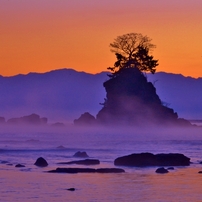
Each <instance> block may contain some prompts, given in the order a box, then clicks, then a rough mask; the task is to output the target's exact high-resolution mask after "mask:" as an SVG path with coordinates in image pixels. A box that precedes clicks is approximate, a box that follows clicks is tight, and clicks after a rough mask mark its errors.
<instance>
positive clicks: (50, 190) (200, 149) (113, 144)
mask: <svg viewBox="0 0 202 202" xmlns="http://www.w3.org/2000/svg"><path fill="white" fill-rule="evenodd" d="M0 131H1V132H0V201H3V202H4V201H20V202H22V201H35V202H36V201H92V202H94V201H109V202H110V201H155V202H156V201H157V202H158V201H159V202H163V201H168V202H170V201H176V202H179V201H182V202H185V201H189V202H190V201H193V202H196V201H202V174H198V171H200V170H202V164H199V162H200V161H202V129H201V128H197V129H188V128H185V129H176V128H173V129H166V128H164V129H162V128H161V129H158V128H156V129H154V128H148V129H142V130H137V129H131V128H119V129H117V130H111V129H110V130H109V129H102V128H99V129H96V130H87V129H84V128H80V129H73V128H71V129H70V128H68V127H67V128H66V127H65V128H63V129H60V128H58V129H57V128H51V127H50V128H48V129H47V128H46V129H44V128H30V129H19V128H16V129H11V128H9V129H8V128H7V129H5V128H3V129H1V130H0ZM59 146H63V147H64V148H63V149H59V148H57V147H59ZM77 151H86V152H87V154H88V155H89V156H90V158H95V159H99V160H100V162H101V163H100V165H98V166H89V167H93V168H97V167H102V168H112V167H115V166H114V164H113V161H114V159H115V158H117V157H119V156H123V155H128V154H131V153H139V152H152V153H154V154H157V153H183V154H184V155H186V156H188V157H190V158H191V161H192V162H193V163H192V164H191V166H188V167H175V169H174V170H173V171H172V170H171V171H170V172H169V173H168V174H156V173H155V170H156V167H148V168H136V167H133V168H131V167H122V168H123V169H125V171H126V172H125V173H121V174H98V173H87V174H84V173H80V174H58V173H47V172H44V171H48V170H51V169H55V168H57V167H70V166H68V165H62V166H61V165H57V163H59V162H62V161H63V162H64V161H71V160H80V159H78V158H74V157H73V155H74V153H75V152H77ZM38 157H44V158H45V159H46V160H47V162H48V163H49V165H48V167H45V168H39V167H36V166H35V165H34V163H35V161H36V159H37V158H38ZM18 163H20V164H23V165H25V167H24V168H16V167H15V165H16V164H18ZM71 167H79V166H78V165H71ZM80 167H85V166H80ZM68 188H75V191H68V190H67V189H68Z"/></svg>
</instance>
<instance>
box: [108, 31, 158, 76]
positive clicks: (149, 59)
mask: <svg viewBox="0 0 202 202" xmlns="http://www.w3.org/2000/svg"><path fill="white" fill-rule="evenodd" d="M155 47H156V46H155V45H154V44H152V43H151V39H150V38H149V37H148V36H143V35H142V34H140V33H129V34H124V35H121V36H118V37H117V38H115V39H114V42H113V43H110V48H111V49H110V50H111V51H112V52H114V53H115V55H116V59H117V61H116V62H115V63H114V66H113V67H108V69H109V70H110V71H112V74H113V75H116V73H117V72H119V71H120V70H121V69H123V68H124V69H125V68H133V67H136V68H138V69H139V70H140V71H142V72H143V71H144V72H148V71H149V72H151V73H155V71H156V66H158V60H154V59H153V56H152V55H150V52H151V51H152V50H153V49H154V48H155Z"/></svg>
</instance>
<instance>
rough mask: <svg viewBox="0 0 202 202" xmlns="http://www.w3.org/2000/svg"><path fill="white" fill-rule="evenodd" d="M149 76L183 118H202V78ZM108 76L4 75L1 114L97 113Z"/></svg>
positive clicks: (52, 116)
mask: <svg viewBox="0 0 202 202" xmlns="http://www.w3.org/2000/svg"><path fill="white" fill-rule="evenodd" d="M147 77H148V80H150V81H152V82H153V83H154V86H155V87H156V89H157V94H158V95H159V96H160V99H161V100H162V101H163V102H165V103H168V104H170V105H169V106H170V107H172V108H173V109H174V110H175V111H176V112H177V113H178V114H179V116H180V117H183V118H191V119H200V118H202V105H201V100H202V92H200V87H201V86H202V78H198V79H194V78H191V77H184V76H182V75H177V74H170V73H164V72H159V73H156V74H154V75H150V74H149V75H148V76H147ZM107 79H108V77H107V72H101V73H98V74H89V73H85V72H77V71H75V70H73V69H60V70H54V71H50V72H46V73H29V74H27V75H22V74H20V75H16V76H11V77H3V76H0V95H1V97H0V112H1V113H0V116H4V117H6V119H8V118H11V117H20V116H24V115H28V114H31V113H37V114H39V115H40V116H45V117H48V118H49V120H53V121H56V120H57V121H64V120H68V121H73V119H75V118H78V116H80V114H82V113H84V112H86V111H88V112H90V113H92V114H93V115H96V114H97V113H98V111H99V110H100V109H101V108H102V106H101V105H100V104H99V103H102V102H103V101H104V98H105V97H106V92H105V89H104V87H103V82H104V81H106V80H107Z"/></svg>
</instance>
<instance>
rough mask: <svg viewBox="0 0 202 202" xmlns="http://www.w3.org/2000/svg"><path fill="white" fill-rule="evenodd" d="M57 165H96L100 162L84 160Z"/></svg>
mask: <svg viewBox="0 0 202 202" xmlns="http://www.w3.org/2000/svg"><path fill="white" fill-rule="evenodd" d="M58 164H77V165H98V164H100V161H99V160H98V159H85V160H80V161H69V162H60V163H58Z"/></svg>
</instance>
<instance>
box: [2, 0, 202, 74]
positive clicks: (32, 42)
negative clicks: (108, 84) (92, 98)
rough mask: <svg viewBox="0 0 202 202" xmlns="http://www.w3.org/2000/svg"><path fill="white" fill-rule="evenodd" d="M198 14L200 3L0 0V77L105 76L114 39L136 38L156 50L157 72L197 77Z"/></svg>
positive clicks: (200, 63) (201, 26) (201, 63)
mask: <svg viewBox="0 0 202 202" xmlns="http://www.w3.org/2000/svg"><path fill="white" fill-rule="evenodd" d="M201 9H202V1H200V0H193V1H189V0H177V1H174V0H172V1H168V0H166V1H163V2H162V1H160V0H154V1H149V0H144V1H140V0H133V1H130V0H126V1H124V2H122V1H120V2H118V3H117V1H115V0H110V1H107V0H103V1H90V0H86V1H85V2H81V1H79V0H74V1H63V0H61V1H56V0H41V1H40V2H36V1H34V0H29V1H23V0H15V1H14V0H10V1H6V0H2V1H1V2H0V19H1V23H0V29H1V34H0V43H1V50H0V58H1V59H0V75H3V76H11V75H16V74H20V73H22V74H26V73H29V72H39V73H41V72H47V71H51V70H55V69H61V68H72V69H75V70H77V71H85V72H89V73H98V72H101V71H106V70H107V67H109V66H112V65H113V63H114V61H115V56H114V54H113V53H111V52H110V49H109V44H110V43H111V42H112V41H113V39H114V38H116V37H117V36H119V35H122V34H126V33H130V32H138V33H142V34H143V35H148V36H149V37H150V38H152V43H154V44H155V45H156V46H157V48H156V49H155V50H154V51H153V55H154V58H155V59H158V60H159V66H158V67H157V72H158V71H164V72H169V73H176V74H183V75H185V76H192V77H202V68H201V67H202V53H201V47H202V40H201V35H202V23H201V19H202V13H201Z"/></svg>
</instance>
